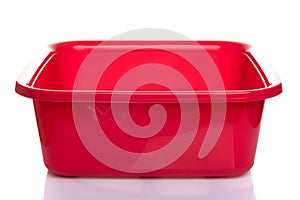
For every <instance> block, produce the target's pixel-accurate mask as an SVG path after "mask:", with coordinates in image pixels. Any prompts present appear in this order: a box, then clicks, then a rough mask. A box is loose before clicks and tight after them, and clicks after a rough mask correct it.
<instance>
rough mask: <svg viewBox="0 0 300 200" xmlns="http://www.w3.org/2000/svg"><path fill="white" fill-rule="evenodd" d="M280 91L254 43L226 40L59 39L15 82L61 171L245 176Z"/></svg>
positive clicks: (47, 154)
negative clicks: (269, 104) (267, 108)
mask: <svg viewBox="0 0 300 200" xmlns="http://www.w3.org/2000/svg"><path fill="white" fill-rule="evenodd" d="M281 91H282V88H281V83H280V81H279V80H277V79H276V77H274V76H273V75H272V74H271V73H270V74H269V72H268V71H264V70H263V68H261V66H260V65H259V63H258V62H257V61H256V60H255V58H254V57H253V55H252V54H251V47H250V46H249V45H246V44H242V43H235V42H221V41H197V42H193V41H105V42H100V41H76V42H64V43H57V44H53V45H50V46H49V48H48V49H47V50H46V53H45V54H43V55H42V59H41V60H38V62H37V63H36V64H32V65H31V66H29V67H28V69H27V70H26V71H25V72H24V73H23V74H22V76H21V77H20V79H19V80H18V81H17V82H16V92H17V93H19V94H21V95H23V96H26V97H30V98H32V99H33V102H34V108H35V113H36V120H37V124H38V129H39V136H40V141H41V146H42V152H43V157H44V162H45V165H46V166H47V168H48V169H49V170H50V171H51V172H53V173H55V174H59V175H63V176H147V177H165V176H176V177H179V176H193V177H194V176H236V175H240V174H243V173H245V172H246V171H248V170H249V169H250V168H251V167H252V165H253V163H254V157H255V151H256V145H257V140H258V134H259V128H260V122H261V116H262V111H263V106H264V100H265V99H266V98H270V97H273V96H276V95H278V94H279V93H281Z"/></svg>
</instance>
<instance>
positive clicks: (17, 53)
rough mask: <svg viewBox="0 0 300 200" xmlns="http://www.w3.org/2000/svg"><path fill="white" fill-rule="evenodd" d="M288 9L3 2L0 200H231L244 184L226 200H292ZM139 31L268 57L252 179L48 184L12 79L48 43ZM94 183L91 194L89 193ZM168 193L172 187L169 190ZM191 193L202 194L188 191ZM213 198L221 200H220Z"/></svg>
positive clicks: (295, 107)
mask: <svg viewBox="0 0 300 200" xmlns="http://www.w3.org/2000/svg"><path fill="white" fill-rule="evenodd" d="M296 2H297V1H288V0H285V1H276V2H275V1H260V0H257V1H228V0H227V1H188V0H185V1H181V2H179V1H167V0H165V1H162V0H160V1H157V0H151V1H131V0H123V1H112V0H110V1H80V2H77V1H53V0H52V1H48V2H46V1H33V0H27V1H6V3H5V2H3V1H1V3H0V36H1V37H0V70H1V71H0V183H1V184H0V191H1V192H0V199H31V200H35V199H43V198H44V199H59V198H62V197H63V198H62V199H68V197H71V196H72V195H75V194H76V195H75V196H76V197H77V199H81V198H82V199H84V198H83V197H86V196H88V197H89V198H90V199H91V198H92V196H93V195H94V196H93V197H95V198H96V197H97V198H98V199H101V197H103V199H112V198H115V199H118V198H119V199H126V195H129V196H128V198H131V199H133V197H137V198H139V199H151V197H155V198H156V199H159V198H161V199H168V198H169V197H170V199H173V198H174V199H187V198H188V197H189V198H190V199H193V198H194V199H201V197H209V198H210V199H213V198H215V199H225V196H226V195H229V194H231V193H232V191H231V190H230V189H228V187H229V186H230V187H232V188H233V190H235V188H238V187H239V185H240V182H246V185H248V186H247V187H246V190H247V191H244V192H240V191H239V190H238V192H237V193H236V194H232V195H233V196H231V197H228V199H234V198H236V199H254V197H253V195H255V196H256V198H257V199H261V200H270V199H300V194H299V184H298V181H299V179H300V172H299V170H300V162H299V153H300V145H299V139H300V136H299V134H300V131H299V128H298V124H299V123H300V120H299V117H298V113H299V111H300V106H299V103H298V97H299V95H298V94H299V92H300V91H299V86H300V85H299V81H300V79H299V74H298V73H297V72H299V58H300V56H299V53H300V50H299V45H300V39H299V35H300V32H299V19H300V14H299V13H300V12H299V7H298V6H297V5H298V4H297V3H296ZM137 28H164V29H170V30H174V31H177V32H180V33H182V34H185V35H187V36H188V37H190V38H192V39H198V40H232V41H239V42H246V43H250V44H252V45H254V46H258V47H260V48H261V49H263V52H264V54H265V56H267V57H269V58H270V59H271V61H272V63H273V65H274V68H275V69H276V71H277V73H278V75H279V76H280V78H281V80H282V82H283V93H282V94H281V95H279V96H277V97H275V98H272V99H268V100H267V101H266V105H265V110H264V115H263V119H262V127H261V132H260V138H259V143H258V149H257V154H256V160H255V165H254V167H253V168H252V170H251V175H250V174H247V175H245V176H243V177H239V178H235V179H229V180H223V179H221V180H218V179H216V180H213V181H212V180H206V179H199V180H195V179H193V180H173V182H172V180H161V181H157V182H156V181H155V180H151V179H150V180H147V179H146V180H143V179H142V180H135V181H134V180H123V182H122V180H117V179H116V180H115V182H117V183H114V182H113V181H114V180H108V179H102V180H95V179H93V180H89V179H87V180H80V179H79V180H77V179H74V180H73V179H71V180H70V179H66V180H65V179H56V178H55V177H51V176H50V177H48V179H47V181H46V178H47V170H46V168H45V167H44V165H43V161H42V155H41V150H40V144H39V138H38V132H37V126H36V123H35V116H34V111H33V106H32V102H31V100H30V99H27V98H24V97H21V96H19V95H17V94H16V93H15V92H14V86H15V81H16V79H17V78H18V76H19V74H20V73H21V71H22V70H23V68H24V67H25V66H26V64H27V63H29V61H30V60H31V59H32V58H33V57H34V56H35V55H36V54H37V53H38V51H39V49H40V48H41V47H43V46H45V45H47V44H50V43H53V42H58V41H66V40H92V39H94V40H103V39H109V38H110V37H112V36H114V35H117V34H119V33H121V32H124V31H128V30H132V29H137ZM64 181H65V182H66V183H65V182H64ZM97 181H98V182H97ZM185 181H190V182H191V187H185V186H186V184H184V182H185ZM197 181H198V182H197ZM212 182H213V183H212ZM93 183H94V185H93ZM118 183H119V184H118ZM174 183H175V184H174ZM223 183H224V184H223ZM157 184H158V185H157ZM96 185H97V187H96V188H97V190H99V193H97V190H93V187H95V186H96ZM107 185H108V186H107ZM173 185H174V186H176V187H178V188H175V189H174V190H173V189H172V186H173ZM102 186H107V187H108V188H109V189H107V188H106V189H107V190H106V189H105V187H102ZM209 186H210V187H209ZM117 187H119V188H117ZM122 187H125V188H126V190H122ZM157 187H158V188H157ZM193 187H194V188H197V187H198V188H199V191H201V192H198V193H197V192H196V191H198V189H197V190H191V189H189V188H193ZM208 187H209V191H208V190H206V189H205V188H208ZM252 187H253V191H254V194H253V193H252ZM232 188H231V189H232ZM164 189H165V190H166V191H165V192H164ZM219 190H222V191H223V193H224V195H225V196H224V198H220V196H219V197H218V194H220V192H222V191H219ZM44 191H45V193H44ZM118 191H119V192H120V193H119V195H118ZM168 191H169V192H168ZM170 191H173V192H174V193H173V194H174V195H171V193H172V192H170ZM178 191H180V194H179V193H178ZM91 194H93V195H92V196H91ZM133 194H135V195H133ZM176 194H178V195H177V196H176ZM101 195H103V196H101ZM105 195H106V197H104V196H105ZM205 195H206V196H205ZM234 195H236V196H234ZM167 197H168V198H167ZM179 197H180V198H179ZM72 199H76V198H75V197H74V196H73V197H72Z"/></svg>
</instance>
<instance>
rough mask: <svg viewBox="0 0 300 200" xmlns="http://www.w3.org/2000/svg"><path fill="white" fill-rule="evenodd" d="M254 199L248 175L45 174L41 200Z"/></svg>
mask: <svg viewBox="0 0 300 200" xmlns="http://www.w3.org/2000/svg"><path fill="white" fill-rule="evenodd" d="M66 199H72V200H81V199H84V200H85V199H89V200H94V199H109V200H114V199H122V200H126V199H131V200H134V199H139V200H140V199H164V200H168V199H170V200H171V199H172V200H174V199H189V200H190V199H197V200H199V199H209V200H219V199H220V200H221V199H222V200H227V199H228V200H255V195H254V193H253V185H252V179H251V174H250V173H247V174H245V175H243V176H239V177H234V178H208V179H205V178H178V179H176V178H171V179H167V178H158V179H157V178H155V179H151V178H150V179H147V178H146V179H144V178H142V179H139V178H63V177H58V176H55V175H52V174H51V173H48V175H47V179H46V183H45V194H44V200H66Z"/></svg>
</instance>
